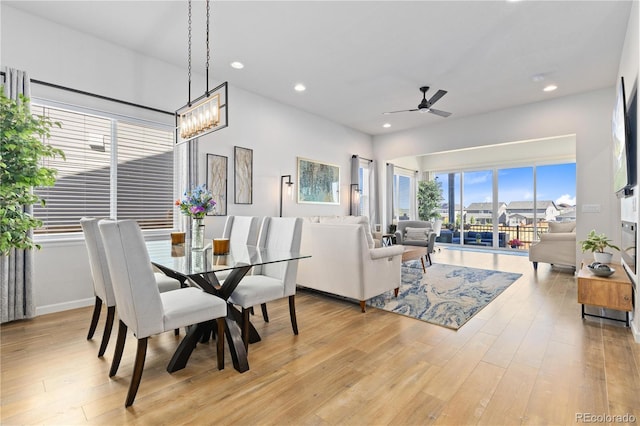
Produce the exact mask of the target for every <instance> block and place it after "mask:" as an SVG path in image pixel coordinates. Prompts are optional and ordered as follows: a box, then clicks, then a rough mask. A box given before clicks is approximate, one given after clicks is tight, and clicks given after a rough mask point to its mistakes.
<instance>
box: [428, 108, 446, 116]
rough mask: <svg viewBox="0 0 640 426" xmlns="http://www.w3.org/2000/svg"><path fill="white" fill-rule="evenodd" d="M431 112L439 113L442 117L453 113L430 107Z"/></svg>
mask: <svg viewBox="0 0 640 426" xmlns="http://www.w3.org/2000/svg"><path fill="white" fill-rule="evenodd" d="M428 111H429V112H430V113H431V114H435V115H439V116H440V117H448V116H450V115H451V113H450V112H447V111H440V110H439V109H433V108H429V110H428Z"/></svg>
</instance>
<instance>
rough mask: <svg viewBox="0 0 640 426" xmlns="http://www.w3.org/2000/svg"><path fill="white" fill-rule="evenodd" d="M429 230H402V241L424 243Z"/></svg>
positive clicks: (408, 228)
mask: <svg viewBox="0 0 640 426" xmlns="http://www.w3.org/2000/svg"><path fill="white" fill-rule="evenodd" d="M430 232H431V228H410V227H407V228H405V229H404V239H405V240H412V241H426V240H427V238H428V237H429V233H430Z"/></svg>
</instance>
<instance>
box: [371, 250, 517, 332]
mask: <svg viewBox="0 0 640 426" xmlns="http://www.w3.org/2000/svg"><path fill="white" fill-rule="evenodd" d="M521 276H522V274H516V273H511V272H500V271H491V270H485V269H476V268H466V267H463V266H453V265H442V264H433V265H431V266H429V267H428V268H427V272H426V273H424V274H423V272H422V265H421V264H420V262H419V261H410V262H406V263H404V264H403V265H402V284H401V286H400V291H399V294H398V297H397V298H396V297H394V295H393V291H389V292H386V293H384V294H381V295H379V296H376V297H374V298H372V299H369V300H368V301H367V304H368V305H369V306H373V307H376V308H380V309H384V310H385V311H389V312H395V313H398V314H402V315H406V316H410V317H413V318H417V319H420V320H422V321H426V322H429V323H432V324H437V325H440V326H443V327H447V328H452V329H454V330H457V329H459V328H460V327H462V325H464V324H465V323H466V322H467V321H469V320H470V319H471V318H472V317H473V316H474V315H475V314H477V313H478V312H480V311H481V310H482V309H483V308H484V307H485V306H487V305H488V304H489V302H491V301H492V300H493V299H495V298H496V297H498V295H499V294H500V293H502V292H503V291H504V290H505V289H506V288H507V287H509V286H510V285H511V284H513V283H514V282H515V281H516V280H517V279H518V278H520V277H521Z"/></svg>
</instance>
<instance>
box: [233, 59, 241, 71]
mask: <svg viewBox="0 0 640 426" xmlns="http://www.w3.org/2000/svg"><path fill="white" fill-rule="evenodd" d="M231 68H235V69H237V70H241V69H242V68H244V64H243V63H242V62H238V61H233V62H231Z"/></svg>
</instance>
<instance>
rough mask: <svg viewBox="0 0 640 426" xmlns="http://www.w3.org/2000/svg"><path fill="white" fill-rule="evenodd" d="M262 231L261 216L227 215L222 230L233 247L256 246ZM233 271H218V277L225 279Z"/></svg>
mask: <svg viewBox="0 0 640 426" xmlns="http://www.w3.org/2000/svg"><path fill="white" fill-rule="evenodd" d="M259 231H260V218H258V217H253V216H227V220H226V222H225V224H224V229H223V231H222V238H228V239H229V245H230V246H231V247H232V248H233V247H234V246H235V247H243V246H255V245H256V244H257V242H258V232H259ZM230 273H231V271H218V272H216V278H217V279H218V281H220V282H222V281H224V280H225V279H226V278H227V277H228V276H229V274H230Z"/></svg>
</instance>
